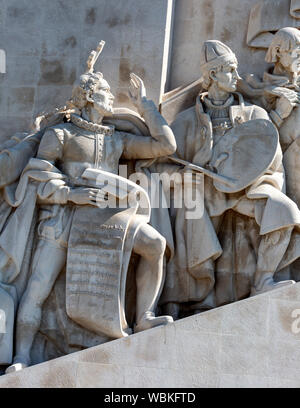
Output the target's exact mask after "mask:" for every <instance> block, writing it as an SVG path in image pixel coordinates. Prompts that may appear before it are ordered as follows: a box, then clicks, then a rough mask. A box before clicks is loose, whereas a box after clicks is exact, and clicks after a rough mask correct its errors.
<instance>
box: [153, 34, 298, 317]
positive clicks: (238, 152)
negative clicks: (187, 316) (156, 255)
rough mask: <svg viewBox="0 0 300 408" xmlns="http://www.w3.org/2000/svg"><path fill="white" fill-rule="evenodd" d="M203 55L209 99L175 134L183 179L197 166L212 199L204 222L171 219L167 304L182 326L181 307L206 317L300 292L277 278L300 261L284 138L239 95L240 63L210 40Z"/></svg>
mask: <svg viewBox="0 0 300 408" xmlns="http://www.w3.org/2000/svg"><path fill="white" fill-rule="evenodd" d="M201 56H202V65H201V70H202V73H203V87H204V89H206V90H207V92H202V93H201V94H200V95H199V96H198V97H197V100H196V104H195V106H193V107H192V108H189V109H187V110H185V111H183V112H182V113H180V114H179V115H178V116H177V118H176V120H175V121H174V122H173V123H172V125H171V128H172V130H173V132H174V134H175V137H176V142H177V154H176V156H177V161H178V159H179V161H181V163H185V164H186V166H185V167H184V168H183V169H182V167H181V171H182V172H186V171H192V170H191V169H192V168H193V169H194V170H195V166H191V165H190V164H193V165H198V166H202V168H203V167H205V174H206V175H205V176H204V181H203V185H202V186H201V183H200V185H199V186H198V187H197V186H196V188H198V189H199V194H200V195H201V192H202V197H203V194H204V198H203V199H204V210H203V214H202V216H201V217H199V218H198V219H186V216H185V213H186V211H187V208H185V207H184V206H183V207H182V208H180V209H177V210H172V211H171V221H170V223H169V224H171V225H174V237H175V238H174V242H175V249H174V256H173V258H172V259H171V261H170V262H169V263H168V265H167V274H166V282H165V287H164V291H163V294H162V299H161V303H162V304H165V305H166V308H167V310H168V313H171V314H173V317H177V316H178V314H179V312H180V307H179V306H181V312H183V313H184V310H188V311H189V312H188V313H191V311H193V310H194V311H195V312H199V311H200V310H205V309H207V308H211V307H215V306H219V305H222V304H224V303H228V302H231V301H234V300H239V299H242V298H244V297H247V296H249V295H250V294H251V295H255V294H259V293H262V292H264V291H268V290H272V289H274V288H277V287H279V286H282V285H287V284H291V283H293V281H288V280H286V281H282V282H276V277H275V273H276V272H278V271H280V270H283V269H284V268H285V267H286V266H287V265H289V264H290V263H291V262H292V261H293V260H294V259H296V258H298V257H299V255H300V253H299V247H298V245H299V239H300V235H299V221H300V212H299V210H298V208H297V206H296V204H295V203H294V202H293V201H292V200H290V199H289V198H288V197H287V196H286V195H285V194H284V171H283V166H282V153H281V148H280V144H279V139H278V132H277V131H276V128H275V126H274V125H273V124H272V122H271V121H270V118H269V116H268V114H267V112H266V111H265V110H264V109H262V108H261V107H259V106H255V105H252V104H249V103H246V102H245V101H244V100H243V97H242V95H241V94H239V93H237V92H235V91H236V87H237V81H238V78H239V75H238V73H237V60H236V57H235V55H234V53H233V52H232V51H231V50H230V49H229V48H228V47H227V46H226V45H224V44H223V43H221V42H219V41H207V42H205V44H204V46H203V49H202V54H201ZM158 169H159V171H161V172H162V171H165V172H168V173H169V174H172V173H176V172H178V171H179V170H180V168H179V167H178V165H176V164H174V163H173V164H172V163H171V162H170V161H169V162H168V163H167V162H166V163H157V164H156V167H155V166H154V165H153V167H152V171H157V170H158ZM208 169H209V170H210V172H208V171H207V170H208ZM199 170H200V171H201V169H198V171H199ZM212 171H213V172H214V173H213V174H212V173H211V172H212ZM216 175H218V176H220V175H221V176H223V177H224V180H223V183H222V182H219V181H218V180H216ZM238 175H239V176H238ZM226 180H227V182H228V181H229V180H231V181H233V184H232V185H231V186H230V185H228V183H227V184H226V183H224V181H226ZM166 224H167V223H165V225H166ZM168 227H169V226H168ZM163 228H164V226H161V229H160V232H161V233H162V234H164V233H163Z"/></svg>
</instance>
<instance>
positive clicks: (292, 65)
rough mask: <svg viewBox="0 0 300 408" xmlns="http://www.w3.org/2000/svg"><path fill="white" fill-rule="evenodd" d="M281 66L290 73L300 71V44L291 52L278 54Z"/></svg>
mask: <svg viewBox="0 0 300 408" xmlns="http://www.w3.org/2000/svg"><path fill="white" fill-rule="evenodd" d="M278 56H279V62H280V64H281V65H282V66H283V67H284V68H285V69H286V70H287V71H289V72H299V71H300V44H299V46H298V47H295V48H294V49H293V50H291V51H281V52H279V54H278Z"/></svg>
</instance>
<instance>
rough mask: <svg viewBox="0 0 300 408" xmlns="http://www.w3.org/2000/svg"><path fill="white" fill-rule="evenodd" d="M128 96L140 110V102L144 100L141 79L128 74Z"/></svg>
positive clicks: (143, 87) (144, 92)
mask: <svg viewBox="0 0 300 408" xmlns="http://www.w3.org/2000/svg"><path fill="white" fill-rule="evenodd" d="M129 96H130V99H131V100H132V103H133V104H134V105H135V106H136V108H137V109H138V110H140V108H141V103H142V100H143V98H146V88H145V85H144V82H143V81H142V79H141V78H140V77H138V76H137V75H136V74H134V73H131V74H130V88H129Z"/></svg>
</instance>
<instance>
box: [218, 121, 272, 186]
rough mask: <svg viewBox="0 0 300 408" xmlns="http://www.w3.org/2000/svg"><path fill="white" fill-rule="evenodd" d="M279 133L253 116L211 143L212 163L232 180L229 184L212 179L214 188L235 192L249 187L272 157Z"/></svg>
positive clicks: (263, 170)
mask: <svg viewBox="0 0 300 408" xmlns="http://www.w3.org/2000/svg"><path fill="white" fill-rule="evenodd" d="M278 142H279V135H278V131H277V129H276V127H275V126H274V125H273V123H272V122H271V121H269V120H266V119H254V120H249V121H247V122H244V123H242V124H239V125H237V126H236V127H234V128H232V129H230V130H229V131H228V132H226V133H225V134H224V136H223V137H222V138H221V139H220V140H219V142H218V143H217V144H216V145H215V146H214V152H213V157H212V161H211V163H210V164H211V165H212V166H213V167H215V169H216V171H217V173H218V174H219V175H222V176H224V177H226V178H227V179H232V185H228V184H227V185H226V184H223V183H222V182H220V181H216V180H215V181H214V186H215V187H216V189H217V190H219V191H222V192H224V193H236V192H238V191H242V190H243V189H244V188H246V187H248V186H250V185H251V184H252V183H253V182H254V181H255V180H257V178H258V177H260V176H262V175H263V174H264V172H265V171H266V170H267V169H268V168H269V167H270V165H271V163H272V162H273V160H274V157H275V154H276V151H277V147H278Z"/></svg>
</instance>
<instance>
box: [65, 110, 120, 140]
mask: <svg viewBox="0 0 300 408" xmlns="http://www.w3.org/2000/svg"><path fill="white" fill-rule="evenodd" d="M70 119H71V122H72V123H73V124H74V125H76V126H78V127H80V128H82V129H85V130H89V131H90V132H95V133H101V134H104V135H105V136H112V135H113V133H114V126H103V125H99V124H98V123H93V122H89V121H87V120H85V119H83V118H82V117H81V116H79V115H76V114H75V113H72V114H71V117H70Z"/></svg>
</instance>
